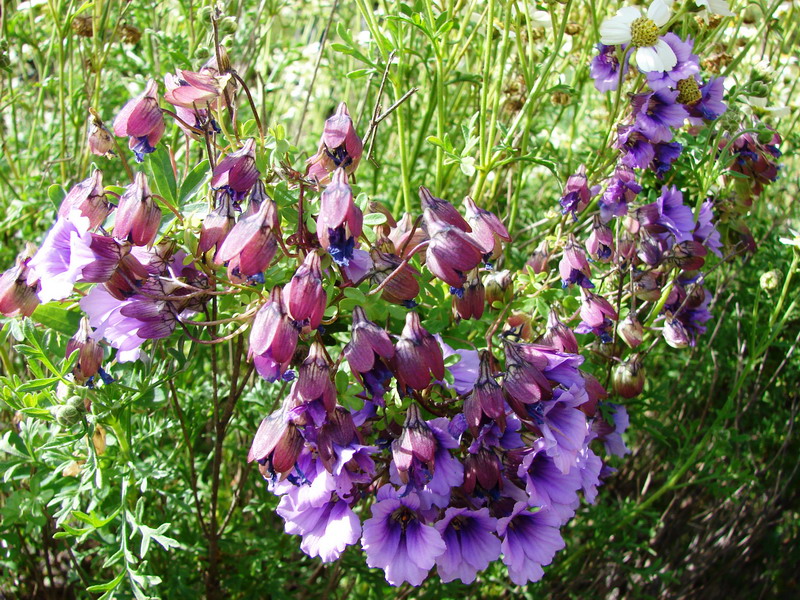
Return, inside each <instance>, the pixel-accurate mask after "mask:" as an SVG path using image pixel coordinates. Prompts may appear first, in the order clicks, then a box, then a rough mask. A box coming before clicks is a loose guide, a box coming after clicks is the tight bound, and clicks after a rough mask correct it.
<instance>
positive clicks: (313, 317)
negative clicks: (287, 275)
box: [283, 252, 328, 329]
mask: <svg viewBox="0 0 800 600" xmlns="http://www.w3.org/2000/svg"><path fill="white" fill-rule="evenodd" d="M283 297H284V301H285V302H286V306H287V308H288V311H289V315H291V317H292V318H293V319H294V320H295V321H298V322H300V323H305V322H308V326H309V327H311V329H316V328H317V327H319V326H320V323H322V315H323V313H324V312H325V307H326V306H327V304H328V295H327V294H326V293H325V289H324V288H323V287H322V271H321V270H320V260H319V254H317V253H316V252H311V253H309V254H307V255H306V258H305V260H304V261H303V264H302V265H300V267H299V268H298V269H297V271H295V274H294V275H293V276H292V279H291V281H289V283H287V284H286V286H285V287H284V288H283Z"/></svg>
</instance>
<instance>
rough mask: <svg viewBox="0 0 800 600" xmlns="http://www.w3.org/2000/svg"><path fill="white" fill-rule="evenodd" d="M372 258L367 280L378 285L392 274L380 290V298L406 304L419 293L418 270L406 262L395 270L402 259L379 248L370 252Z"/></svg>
mask: <svg viewBox="0 0 800 600" xmlns="http://www.w3.org/2000/svg"><path fill="white" fill-rule="evenodd" d="M370 257H371V258H372V271H371V272H370V275H369V281H370V283H371V284H372V285H374V286H379V285H381V284H382V283H383V281H384V280H385V279H386V278H388V277H389V276H390V275H392V279H391V280H390V281H389V283H387V284H386V286H385V287H384V288H383V292H381V298H382V299H383V300H386V301H387V302H391V303H392V304H403V305H406V304H408V303H409V302H411V301H413V300H414V298H416V297H417V295H418V294H419V283H418V282H417V279H416V278H417V277H419V271H417V270H416V269H415V268H414V267H412V266H411V265H409V264H408V263H406V265H405V266H404V267H403V269H402V270H401V271H399V272H396V271H397V270H398V268H399V267H400V265H401V264H402V262H403V261H402V260H400V258H399V257H398V256H396V255H394V254H387V253H385V252H381V251H379V250H373V251H372V252H371V253H370Z"/></svg>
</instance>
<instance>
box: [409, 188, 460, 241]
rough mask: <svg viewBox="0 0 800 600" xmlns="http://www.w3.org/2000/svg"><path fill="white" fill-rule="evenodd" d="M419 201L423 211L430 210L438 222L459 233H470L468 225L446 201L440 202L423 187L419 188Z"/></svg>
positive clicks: (439, 199) (440, 200)
mask: <svg viewBox="0 0 800 600" xmlns="http://www.w3.org/2000/svg"><path fill="white" fill-rule="evenodd" d="M419 199H420V202H422V208H423V210H430V211H431V212H432V213H433V214H434V215H436V217H438V219H439V220H440V221H443V222H444V223H447V224H449V225H452V226H453V227H458V228H459V229H460V230H461V231H466V232H468V233H469V232H471V231H472V228H471V227H470V226H469V223H467V221H466V220H465V219H464V217H462V216H461V213H459V212H458V211H457V210H456V208H455V206H453V205H452V204H450V203H449V202H448V201H447V200H442V199H441V198H437V197H436V196H434V195H433V194H431V192H430V190H429V189H428V188H426V187H425V186H423V185H421V186H419Z"/></svg>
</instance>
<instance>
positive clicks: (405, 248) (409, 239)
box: [389, 213, 428, 258]
mask: <svg viewBox="0 0 800 600" xmlns="http://www.w3.org/2000/svg"><path fill="white" fill-rule="evenodd" d="M412 230H413V232H412ZM389 239H390V240H391V241H392V243H393V244H394V250H395V253H396V254H397V255H398V256H399V257H400V258H406V257H407V256H408V255H409V254H410V253H411V251H412V250H413V249H414V248H416V247H417V246H418V245H419V244H421V243H422V242H424V241H425V240H427V239H428V234H427V233H426V232H425V229H424V228H423V227H422V226H418V227H417V228H416V229H414V219H413V218H412V217H411V215H410V214H408V213H403V218H402V219H400V220H399V221H398V222H397V226H396V227H393V228H392V230H391V231H390V232H389Z"/></svg>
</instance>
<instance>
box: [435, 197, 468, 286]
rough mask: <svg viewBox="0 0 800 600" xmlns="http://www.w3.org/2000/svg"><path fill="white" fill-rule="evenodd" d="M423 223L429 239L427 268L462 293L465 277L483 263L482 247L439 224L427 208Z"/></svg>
mask: <svg viewBox="0 0 800 600" xmlns="http://www.w3.org/2000/svg"><path fill="white" fill-rule="evenodd" d="M424 219H425V224H426V226H427V228H428V235H430V236H431V241H430V244H429V245H428V249H427V255H426V263H425V264H426V266H427V267H428V269H429V270H430V272H431V273H433V274H434V275H435V276H436V277H438V278H439V279H441V280H442V281H444V282H445V283H447V284H448V285H450V286H451V287H453V288H456V289H461V287H462V286H463V285H464V283H465V282H466V279H467V277H466V275H465V273H466V272H467V271H471V270H472V269H474V268H475V267H477V266H478V264H480V262H481V260H482V259H483V252H482V251H481V247H480V246H479V245H478V243H477V242H476V241H474V240H473V239H472V238H471V237H470V236H469V235H468V234H467V233H465V232H464V231H463V230H461V229H459V228H458V227H456V226H455V225H451V224H449V223H448V222H445V221H443V220H441V219H440V218H439V217H438V216H437V214H436V213H435V212H434V211H433V210H432V209H430V208H426V209H425V217H424Z"/></svg>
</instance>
